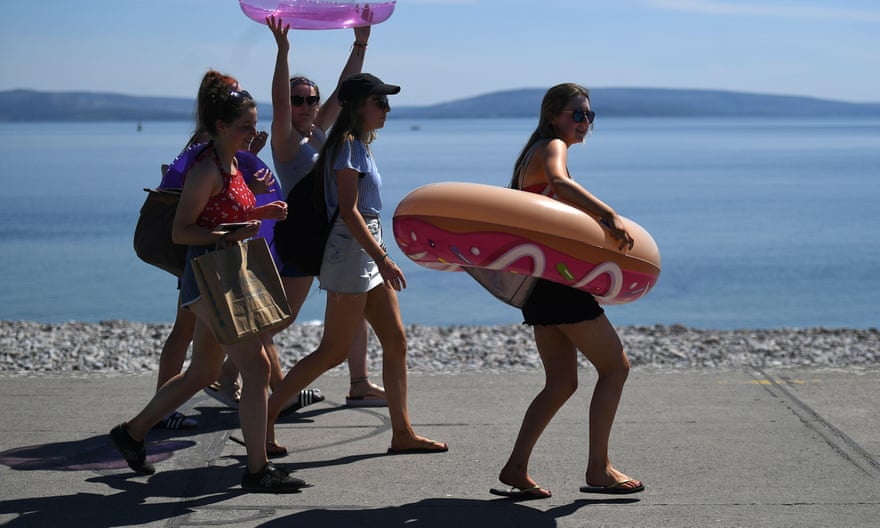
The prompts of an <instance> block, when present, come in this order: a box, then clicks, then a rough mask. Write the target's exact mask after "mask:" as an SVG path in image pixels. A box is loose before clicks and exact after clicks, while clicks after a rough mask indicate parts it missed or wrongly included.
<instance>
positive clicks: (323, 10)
mask: <svg viewBox="0 0 880 528" xmlns="http://www.w3.org/2000/svg"><path fill="white" fill-rule="evenodd" d="M238 3H239V4H240V5H241V10H242V11H243V12H244V14H245V15H247V17H248V18H250V19H251V20H254V21H256V22H259V23H261V24H265V23H266V18H267V17H270V16H274V17H276V18H281V20H282V21H283V22H282V23H283V24H290V28H291V29H342V28H351V27H358V26H374V25H376V24H378V23H380V22H384V21H385V20H387V19H388V17H390V16H391V13H393V12H394V4H396V3H397V2H396V0H394V1H391V2H388V1H386V2H336V1H328V0H239V2H238Z"/></svg>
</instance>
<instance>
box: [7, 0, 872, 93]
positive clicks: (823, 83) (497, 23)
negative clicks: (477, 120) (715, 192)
mask: <svg viewBox="0 0 880 528" xmlns="http://www.w3.org/2000/svg"><path fill="white" fill-rule="evenodd" d="M3 1H4V13H3V17H2V18H0V45H2V49H3V50H4V52H3V57H2V59H0V61H2V62H0V66H2V70H0V71H2V76H0V90H9V89H14V88H30V89H37V90H46V91H70V90H87V91H102V92H115V93H126V94H133V95H158V96H180V97H193V96H194V95H195V92H196V90H197V87H198V83H199V80H200V79H201V76H202V74H203V73H204V71H205V70H206V69H208V68H216V69H219V70H221V71H223V72H226V73H230V74H232V75H235V76H236V77H238V79H239V80H240V81H241V83H242V85H243V87H244V88H246V89H248V90H249V91H251V92H252V93H253V94H254V95H255V97H256V98H257V99H258V100H261V101H266V102H268V101H269V85H270V81H271V76H272V68H273V64H274V60H275V44H274V40H273V38H272V35H271V33H270V32H269V30H268V28H266V26H264V25H261V24H257V23H256V22H253V21H251V20H250V19H248V18H246V17H245V16H244V14H243V13H242V12H241V10H240V8H239V2H238V0H34V1H24V0H15V1H13V0H3ZM352 40H353V36H352V31H351V30H334V31H292V32H291V57H290V58H291V70H292V71H293V72H295V73H304V74H306V75H308V76H309V77H311V78H313V79H314V80H315V81H317V82H318V83H319V84H320V85H321V86H322V87H323V88H324V90H325V93H327V92H328V91H329V89H330V87H331V85H332V84H333V83H335V81H336V78H337V76H338V75H339V71H340V69H341V67H342V64H343V62H344V60H345V58H346V57H347V54H348V50H349V46H350V44H351V42H352ZM13 50H15V51H13ZM365 70H367V71H370V72H373V73H376V74H377V75H379V76H380V77H382V78H383V80H385V81H387V82H392V83H395V84H400V85H401V86H402V87H403V91H402V92H401V94H400V95H399V96H397V98H396V101H397V103H398V104H414V105H419V104H430V103H437V102H444V101H449V100H454V99H458V98H461V97H466V96H472V95H479V94H483V93H487V92H492V91H496V90H504V89H512V88H533V87H541V88H546V87H549V86H550V85H552V84H555V83H558V82H564V81H574V82H579V83H581V84H584V85H586V86H588V87H662V88H702V89H724V90H737V91H746V92H755V93H772V94H790V95H805V96H812V97H820V98H826V99H836V100H844V101H856V102H880V4H878V3H877V2H876V0H839V1H832V0H828V1H817V0H791V1H787V0H744V1H736V0H717V1H716V0H598V1H590V0H543V1H541V0H537V1H536V0H530V1H524V0H399V1H398V3H397V9H396V10H395V13H394V15H393V16H392V17H391V18H390V19H389V20H388V21H387V22H385V23H383V24H380V25H377V26H375V27H374V28H373V33H372V37H371V39H370V47H369V50H368V53H367V63H366V66H365Z"/></svg>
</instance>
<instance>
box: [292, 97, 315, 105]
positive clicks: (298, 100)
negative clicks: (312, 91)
mask: <svg viewBox="0 0 880 528" xmlns="http://www.w3.org/2000/svg"><path fill="white" fill-rule="evenodd" d="M320 100H321V97H320V96H317V95H308V96H306V97H303V96H301V95H293V96H291V97H290V102H291V103H293V106H302V105H303V103H305V104H307V105H309V106H315V105H316V104H318V102H319V101H320Z"/></svg>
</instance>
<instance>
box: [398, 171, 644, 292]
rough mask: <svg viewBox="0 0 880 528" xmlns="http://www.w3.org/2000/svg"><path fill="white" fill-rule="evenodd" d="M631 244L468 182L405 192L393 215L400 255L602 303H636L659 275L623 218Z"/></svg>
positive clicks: (589, 222) (544, 201)
mask: <svg viewBox="0 0 880 528" xmlns="http://www.w3.org/2000/svg"><path fill="white" fill-rule="evenodd" d="M623 222H624V225H625V226H626V230H627V231H628V232H629V234H630V235H631V236H632V237H633V239H634V240H635V244H634V246H633V249H631V250H619V249H618V248H617V246H618V242H617V241H616V240H614V239H613V238H612V237H611V235H610V234H609V233H608V232H607V230H605V229H603V228H602V226H600V225H599V222H597V221H596V220H595V219H594V218H593V217H591V216H590V215H587V214H585V213H584V212H582V211H581V210H579V209H576V208H574V207H571V206H569V205H566V204H564V203H562V202H559V201H557V200H554V199H552V198H549V197H546V196H542V195H539V194H535V193H530V192H523V191H518V190H514V189H507V188H503V187H495V186H490V185H481V184H474V183H435V184H430V185H425V186H423V187H419V188H418V189H416V190H414V191H413V192H411V193H409V194H408V195H407V196H406V197H404V199H403V200H402V201H401V202H400V204H399V205H398V206H397V210H395V212H394V238H395V240H396V241H397V244H398V246H400V249H401V250H402V251H403V252H404V254H406V256H407V257H409V258H410V259H412V260H413V261H415V262H416V263H418V264H421V265H422V266H425V267H427V268H431V269H437V270H443V271H462V268H463V267H471V268H479V269H489V270H504V271H509V272H513V273H519V274H524V275H530V276H533V277H540V278H543V279H547V280H551V281H553V282H558V283H560V284H565V285H567V286H571V287H572V288H578V289H581V290H584V291H586V292H589V293H591V294H593V296H595V298H596V300H597V301H599V302H600V303H603V304H623V303H628V302H633V301H635V300H637V299H640V298H642V297H643V296H645V294H647V293H648V291H650V290H651V288H652V287H653V286H654V284H655V283H656V282H657V278H658V276H659V275H660V251H659V250H658V248H657V244H656V243H655V242H654V239H653V238H652V237H651V235H650V234H648V232H647V231H645V230H644V229H643V228H642V227H641V226H639V225H638V224H636V223H635V222H633V221H631V220H628V219H626V218H623Z"/></svg>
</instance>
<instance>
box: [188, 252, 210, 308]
mask: <svg viewBox="0 0 880 528" xmlns="http://www.w3.org/2000/svg"><path fill="white" fill-rule="evenodd" d="M216 247H217V246H216V245H214V244H211V245H209V246H189V249H187V251H186V268H184V270H183V277H181V278H180V306H183V307H186V306H187V305H190V304H192V303H194V302H196V301H198V300H199V297H201V296H202V293H201V292H200V291H199V284H198V283H197V282H196V275H195V272H194V271H193V268H192V261H193V259H194V258H196V257H200V256H202V255H204V254H205V253H209V252H211V251H214V249H215V248H216Z"/></svg>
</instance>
